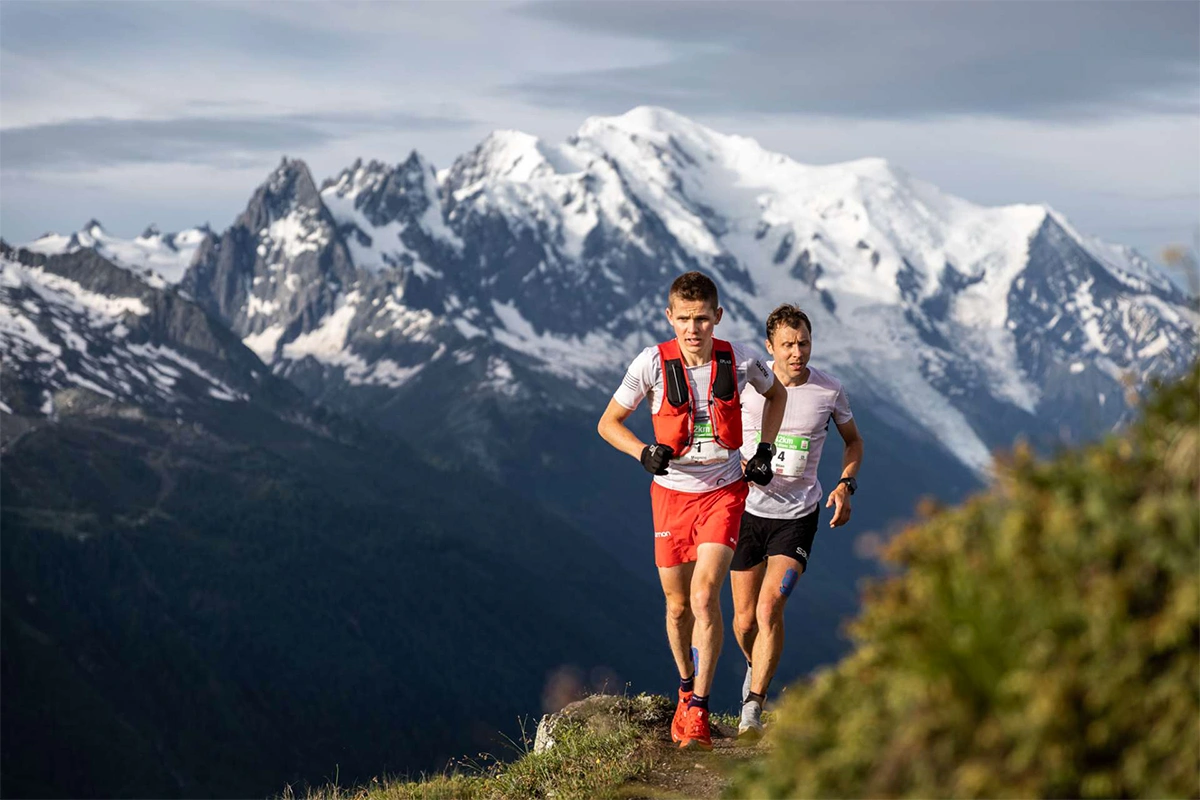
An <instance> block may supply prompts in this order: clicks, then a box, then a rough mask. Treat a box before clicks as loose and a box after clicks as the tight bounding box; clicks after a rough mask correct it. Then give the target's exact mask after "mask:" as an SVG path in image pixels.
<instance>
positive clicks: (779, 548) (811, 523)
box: [729, 506, 821, 571]
mask: <svg viewBox="0 0 1200 800" xmlns="http://www.w3.org/2000/svg"><path fill="white" fill-rule="evenodd" d="M820 515H821V509H820V507H819V506H818V507H817V508H814V509H813V510H812V511H811V512H809V513H808V514H805V515H804V516H803V517H800V518H799V519H768V518H766V517H756V516H754V515H753V514H751V513H750V512H749V511H747V512H745V513H744V514H742V530H741V533H739V534H738V543H737V549H736V550H734V551H733V563H731V564H730V565H729V568H730V569H734V570H739V571H741V570H747V569H751V568H752V567H757V566H758V565H759V564H761V563H762V562H764V561H766V560H767V556H790V557H791V558H794V559H796V560H797V561H799V562H800V563H801V564H803V565H804V568H805V569H806V570H807V569H808V554H809V553H811V552H812V546H813V538H814V537H815V536H816V535H817V518H818V517H819V516H820Z"/></svg>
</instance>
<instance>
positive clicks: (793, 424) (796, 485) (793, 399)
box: [742, 362, 854, 519]
mask: <svg viewBox="0 0 1200 800" xmlns="http://www.w3.org/2000/svg"><path fill="white" fill-rule="evenodd" d="M773 364H774V362H769V364H768V368H770V367H771V366H772V365H773ZM785 388H786V389H787V393H788V396H787V398H788V399H787V406H786V407H785V408H784V411H783V424H781V425H780V426H779V436H778V437H777V438H776V439H775V447H776V449H777V451H778V452H776V454H775V460H774V462H773V463H772V466H773V467H774V468H775V477H773V478H772V479H771V482H770V483H768V484H767V485H766V486H759V485H758V484H756V483H752V484H750V495H749V496H748V497H747V498H746V511H748V512H749V513H751V514H753V515H754V516H756V517H766V518H768V519H796V518H798V517H803V516H804V515H805V514H808V513H809V512H810V511H812V510H813V509H814V508H816V507H817V503H819V502H820V501H821V482H820V481H818V480H817V463H818V462H819V461H820V460H821V450H822V449H823V448H824V447H825V436H826V433H827V426H828V424H829V421H830V420H831V419H832V420H833V421H834V422H835V423H837V424H839V425H841V424H842V423H845V422H849V421H850V420H851V419H853V418H854V415H853V414H851V413H850V399H849V398H848V397H846V389H845V388H844V387H843V386H842V383H841V381H839V380H838V379H837V378H835V377H833V376H832V375H830V374H828V373H826V372H822V371H821V370H819V369H816V368H814V367H809V368H808V380H807V381H806V382H805V383H804V385H803V386H788V387H785ZM762 411H763V398H762V395H760V394H758V393H757V392H752V391H751V392H746V393H744V394H743V395H742V427H743V429H744V430H743V431H742V437H743V438H742V457H743V458H750V456H752V455H754V451H755V450H756V449H757V448H758V440H759V438H760V437H761V431H762Z"/></svg>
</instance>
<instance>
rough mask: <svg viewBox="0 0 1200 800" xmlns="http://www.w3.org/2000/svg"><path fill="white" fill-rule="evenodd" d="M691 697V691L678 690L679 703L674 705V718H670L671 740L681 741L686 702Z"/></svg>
mask: <svg viewBox="0 0 1200 800" xmlns="http://www.w3.org/2000/svg"><path fill="white" fill-rule="evenodd" d="M691 699H692V693H691V692H685V691H683V690H682V689H680V690H679V705H677V706H675V718H674V719H672V720H671V741H672V742H676V743H678V742H682V741H683V718H684V716H685V715H686V714H687V707H688V703H689V702H690V701H691Z"/></svg>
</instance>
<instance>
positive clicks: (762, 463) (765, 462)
mask: <svg viewBox="0 0 1200 800" xmlns="http://www.w3.org/2000/svg"><path fill="white" fill-rule="evenodd" d="M773 458H775V445H773V444H771V443H770V442H759V443H758V450H756V451H755V453H754V457H753V458H751V459H750V460H749V461H747V462H746V480H747V481H754V482H755V483H757V484H758V485H759V486H766V485H767V484H768V483H770V482H771V478H773V477H775V471H774V470H773V469H771V459H773Z"/></svg>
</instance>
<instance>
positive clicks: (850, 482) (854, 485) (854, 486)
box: [838, 478, 858, 494]
mask: <svg viewBox="0 0 1200 800" xmlns="http://www.w3.org/2000/svg"><path fill="white" fill-rule="evenodd" d="M838 483H839V484H843V483H844V484H846V487H847V488H849V489H850V494H854V493H855V492H857V491H858V480H857V479H855V478H842V479H841V480H840V481H838Z"/></svg>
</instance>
